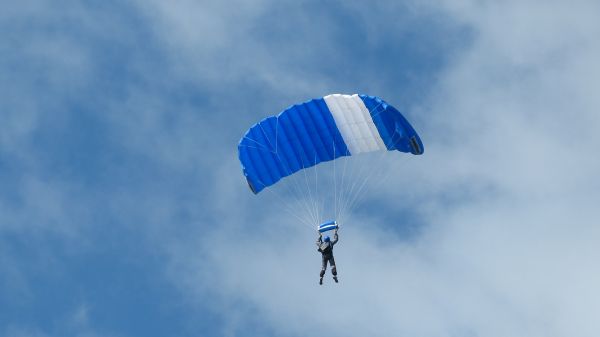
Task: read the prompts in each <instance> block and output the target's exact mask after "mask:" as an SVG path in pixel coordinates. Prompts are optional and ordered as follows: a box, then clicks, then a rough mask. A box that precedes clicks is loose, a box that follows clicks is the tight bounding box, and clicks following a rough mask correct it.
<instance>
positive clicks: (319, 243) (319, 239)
mask: <svg viewBox="0 0 600 337" xmlns="http://www.w3.org/2000/svg"><path fill="white" fill-rule="evenodd" d="M322 236H323V234H322V233H321V232H319V237H318V238H317V242H316V243H317V247H321V242H323V239H322Z"/></svg>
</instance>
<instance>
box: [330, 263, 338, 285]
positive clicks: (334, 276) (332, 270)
mask: <svg viewBox="0 0 600 337" xmlns="http://www.w3.org/2000/svg"><path fill="white" fill-rule="evenodd" d="M331 273H332V274H333V280H334V281H335V283H338V279H337V269H336V268H335V266H333V268H331Z"/></svg>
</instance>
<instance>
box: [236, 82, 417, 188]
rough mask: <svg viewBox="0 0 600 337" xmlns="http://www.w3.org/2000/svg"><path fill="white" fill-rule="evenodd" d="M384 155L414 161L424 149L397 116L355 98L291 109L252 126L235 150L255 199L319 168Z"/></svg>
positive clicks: (375, 101)
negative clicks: (388, 153) (288, 179)
mask: <svg viewBox="0 0 600 337" xmlns="http://www.w3.org/2000/svg"><path fill="white" fill-rule="evenodd" d="M385 150H387V151H393V150H397V151H400V152H406V153H412V154H414V155H420V154H422V153H423V151H424V148H423V143H422V142H421V139H420V138H419V135H418V134H417V133H416V131H415V130H414V129H413V127H412V126H411V125H410V123H409V122H408V121H407V120H406V119H405V118H404V116H402V114H401V113H400V112H399V111H398V110H396V109H395V108H394V107H393V106H391V105H389V104H387V103H386V102H385V101H383V100H382V99H380V98H378V97H375V96H367V95H358V94H354V95H342V94H333V95H328V96H325V97H322V98H317V99H313V100H309V101H307V102H304V103H301V104H296V105H292V106H290V107H289V108H287V109H286V110H284V111H282V112H281V113H279V114H278V115H276V116H272V117H268V118H265V119H263V120H262V121H260V122H259V123H257V124H255V125H253V126H252V127H251V128H250V129H249V130H248V131H247V132H246V134H245V135H244V137H243V138H242V139H241V140H240V142H239V144H238V152H239V159H240V163H241V165H242V171H243V173H244V176H245V177H246V180H247V182H248V186H249V187H250V189H251V190H252V192H254V193H255V194H256V193H259V192H260V191H262V190H263V189H264V188H265V187H268V186H271V185H273V184H275V183H277V182H278V181H279V180H281V179H282V178H283V177H287V176H289V175H291V174H294V173H295V172H297V171H300V170H302V169H305V168H308V167H312V166H315V165H317V164H319V163H321V162H326V161H330V160H334V159H336V158H339V157H342V156H354V155H357V154H359V153H362V152H372V151H385Z"/></svg>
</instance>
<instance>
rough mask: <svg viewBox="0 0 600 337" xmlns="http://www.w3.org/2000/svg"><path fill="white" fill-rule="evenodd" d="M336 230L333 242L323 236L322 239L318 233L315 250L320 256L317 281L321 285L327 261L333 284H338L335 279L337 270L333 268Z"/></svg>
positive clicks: (321, 235) (336, 237)
mask: <svg viewBox="0 0 600 337" xmlns="http://www.w3.org/2000/svg"><path fill="white" fill-rule="evenodd" d="M337 232H338V230H337V228H336V229H335V232H334V235H333V241H331V239H330V238H329V236H327V235H326V236H325V238H323V233H321V232H319V237H318V238H317V247H319V248H318V249H317V250H318V251H319V252H320V253H321V255H322V265H321V274H320V277H321V278H320V279H319V284H323V276H324V275H325V270H326V269H327V261H329V265H330V266H331V273H332V274H333V280H334V281H335V283H337V282H338V279H337V269H336V268H335V259H334V258H333V246H334V245H335V244H336V243H337V242H338V233H337Z"/></svg>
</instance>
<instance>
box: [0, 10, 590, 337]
mask: <svg viewBox="0 0 600 337" xmlns="http://www.w3.org/2000/svg"><path fill="white" fill-rule="evenodd" d="M2 7H3V10H2V13H0V38H1V40H2V41H3V42H2V43H0V186H1V189H0V335H2V336H10V337H13V336H14V337H29V336H31V337H34V336H35V337H55V336H115V337H128V336H182V337H184V336H185V337H187V336H257V335H262V336H306V335H314V334H316V332H317V331H321V332H322V333H323V334H327V335H330V336H365V335H371V336H401V335H411V336H508V335H512V336H552V335H554V336H562V335H567V334H569V335H575V336H597V335H598V332H600V325H598V322H597V320H596V319H595V315H597V312H598V311H599V310H600V307H599V306H598V303H600V290H598V287H597V284H599V283H600V273H598V269H597V261H598V259H599V258H600V249H598V248H597V242H598V240H599V239H600V230H599V229H598V226H597V219H598V211H597V203H598V201H599V200H600V193H599V191H600V186H599V184H598V179H597V172H598V171H599V169H600V160H599V159H598V158H596V157H597V156H594V155H593V154H594V153H596V152H597V149H598V147H599V145H600V136H599V135H598V133H597V130H598V129H599V126H600V117H599V115H598V110H599V108H600V100H599V98H598V97H600V96H598V95H597V92H598V89H599V88H600V80H599V79H600V65H599V63H598V61H597V60H600V45H599V44H598V42H597V36H599V34H600V24H599V23H598V20H597V18H596V16H597V15H596V14H594V13H598V12H600V11H599V9H600V8H598V7H599V6H598V4H597V3H595V2H594V1H575V2H568V3H567V2H561V1H549V2H546V3H544V4H543V5H542V4H539V3H537V2H536V1H506V2H502V3H496V2H491V1H490V2H487V1H466V0H465V1H442V0H440V1H431V2H428V3H426V4H425V3H422V2H415V1H384V0H382V1H373V2H370V3H369V4H366V3H363V2H358V1H331V2H326V3H324V2H321V1H271V0H257V1H241V0H234V1H230V2H226V3H225V2H217V1H191V0H182V1H173V2H162V1H154V0H151V1H103V2H102V3H95V2H90V1H52V2H50V1H42V0H37V1H36V0H30V1H21V2H19V3H18V4H17V3H6V4H5V5H4V6H2ZM337 92H339V93H355V92H356V93H367V94H373V95H378V96H380V97H383V98H384V99H386V100H387V101H388V102H390V103H391V104H393V105H394V106H396V107H397V108H399V109H401V110H402V111H403V112H404V113H405V116H406V117H407V118H408V119H409V120H410V121H411V122H412V123H413V125H414V126H415V128H416V129H417V130H418V131H419V133H420V134H421V137H422V138H423V142H424V144H425V147H426V152H425V155H423V156H422V157H419V158H418V159H416V160H410V161H402V160H395V159H391V160H390V159H386V160H385V165H387V166H389V168H388V169H389V170H391V172H398V174H393V175H392V176H391V177H390V178H389V179H388V180H387V181H386V183H385V184H382V185H380V186H378V187H377V188H376V189H371V190H369V191H368V193H367V194H366V195H365V196H364V198H363V199H362V200H361V203H360V204H359V205H358V207H356V208H355V210H354V213H352V214H351V217H350V218H351V219H352V220H351V221H348V222H349V223H348V226H347V227H345V228H344V230H343V231H342V232H341V235H342V238H341V240H340V244H339V246H338V248H336V249H337V251H336V255H337V260H338V264H339V268H340V278H341V283H340V284H339V285H335V286H336V287H333V285H332V284H327V285H326V287H319V286H318V285H317V283H316V281H317V277H316V276H317V273H318V268H319V263H320V261H319V259H320V258H319V256H318V255H317V254H316V253H315V251H314V247H313V245H314V243H313V241H314V233H313V232H311V231H307V230H306V228H304V227H302V226H297V225H296V224H295V223H294V221H295V220H294V219H292V218H290V217H289V215H287V214H286V213H284V212H282V211H281V209H280V207H278V206H277V204H276V203H277V202H279V201H278V200H277V199H276V198H273V196H271V195H268V194H264V195H263V194H261V195H259V196H255V195H253V194H252V193H251V192H250V191H249V190H248V188H247V186H246V183H245V181H244V179H243V177H242V174H241V170H240V168H239V163H238V161H237V148H236V146H237V142H238V140H239V138H240V137H241V136H242V135H243V133H244V132H245V130H246V129H247V128H248V127H249V126H250V125H251V124H253V123H255V122H256V121H258V120H260V119H261V118H264V117H266V116H268V115H271V114H275V113H277V112H279V111H280V110H281V109H283V108H285V107H287V106H288V105H290V104H292V103H295V102H299V101H303V100H306V99H309V98H313V97H321V96H324V95H327V94H330V93H337ZM410 159H415V158H410Z"/></svg>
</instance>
